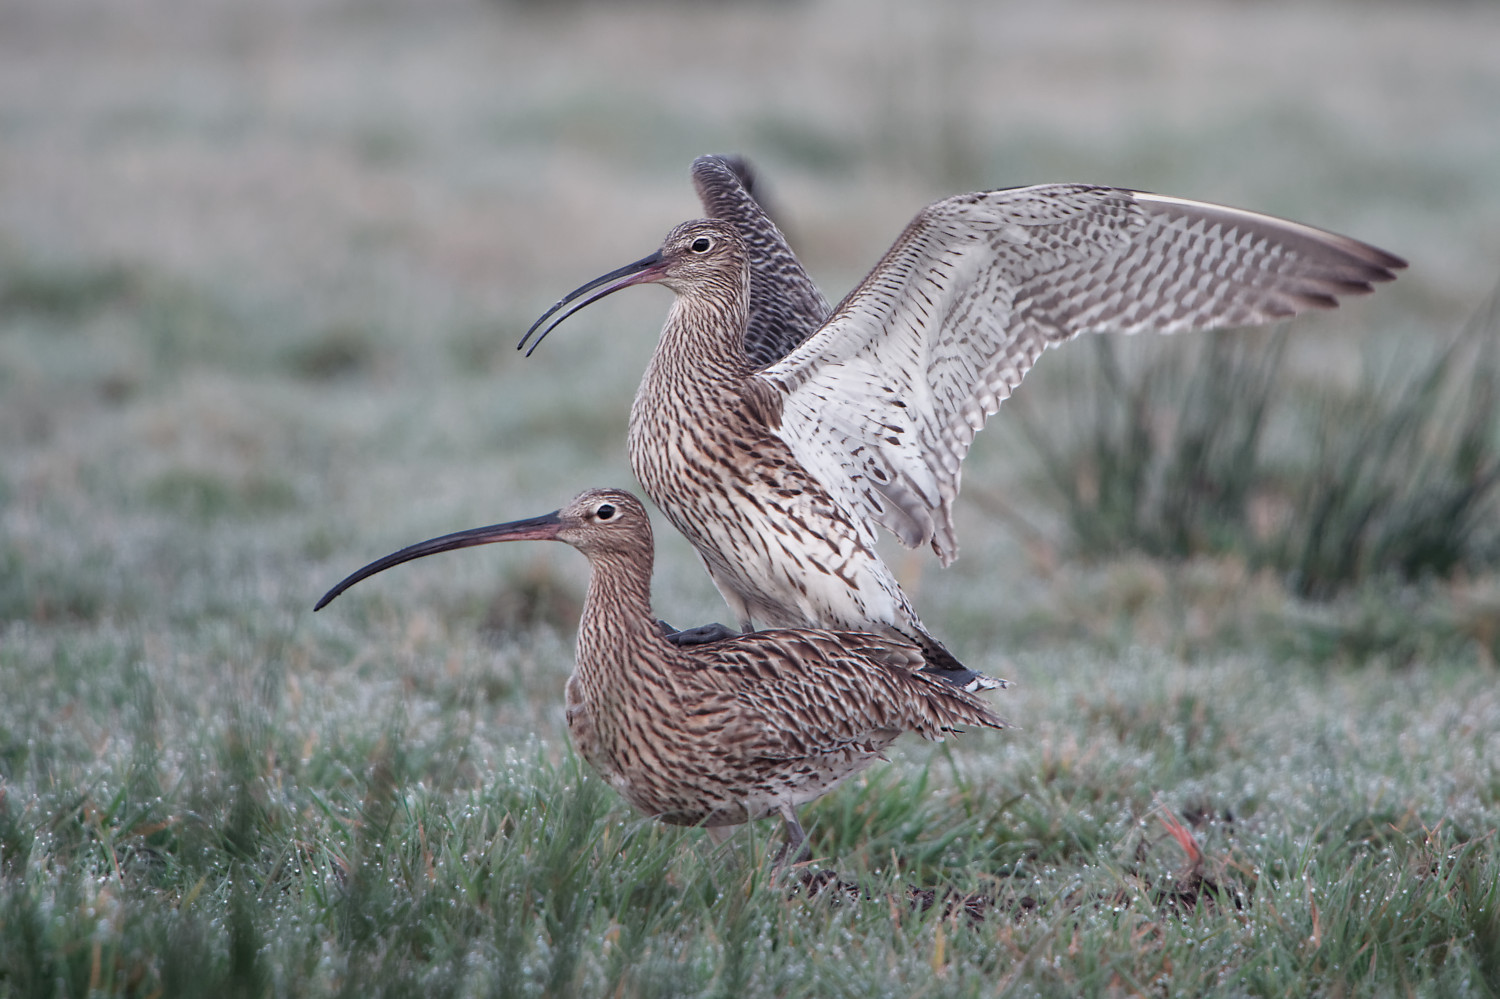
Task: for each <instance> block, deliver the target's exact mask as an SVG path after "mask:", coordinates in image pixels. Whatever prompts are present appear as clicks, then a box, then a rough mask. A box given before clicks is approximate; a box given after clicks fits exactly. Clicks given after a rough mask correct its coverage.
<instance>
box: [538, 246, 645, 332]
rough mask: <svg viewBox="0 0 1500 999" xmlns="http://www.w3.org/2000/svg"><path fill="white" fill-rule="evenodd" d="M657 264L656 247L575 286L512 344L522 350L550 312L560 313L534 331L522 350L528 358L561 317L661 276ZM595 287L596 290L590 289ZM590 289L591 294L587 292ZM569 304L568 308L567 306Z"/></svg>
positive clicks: (551, 315) (565, 317) (548, 317)
mask: <svg viewBox="0 0 1500 999" xmlns="http://www.w3.org/2000/svg"><path fill="white" fill-rule="evenodd" d="M660 267H661V251H660V250H657V251H656V252H655V253H653V254H651V256H649V257H642V258H641V259H639V260H637V261H636V262H635V263H633V264H626V265H625V266H624V267H621V268H619V269H618V270H613V271H610V272H609V273H608V274H606V275H604V276H603V277H598V278H595V279H594V280H592V281H590V282H589V283H588V284H586V285H584V286H583V287H582V288H575V289H574V290H573V291H570V292H568V293H567V294H566V295H564V296H563V297H562V298H560V299H558V300H557V304H556V305H554V306H552V308H550V309H548V310H547V311H546V312H545V313H543V314H542V318H540V319H538V320H537V321H536V322H534V323H532V324H531V329H529V330H527V331H526V335H525V336H523V337H521V342H520V343H518V344H516V349H517V350H521V349H523V348H524V347H525V346H526V341H527V340H530V339H531V334H533V333H536V331H537V327H539V326H541V325H542V324H543V323H546V322H547V320H549V319H552V317H553V316H554V315H556V314H557V313H558V312H559V311H561V312H562V314H561V315H559V316H557V318H556V319H552V322H550V323H548V324H547V328H546V329H544V330H542V332H541V333H539V334H537V338H536V340H534V341H532V344H531V350H528V351H526V356H527V357H530V356H531V355H532V354H533V353H535V351H536V349H537V348H538V347H540V346H541V345H542V341H543V340H544V339H546V337H547V334H548V333H551V332H552V331H553V330H555V329H557V327H558V324H559V323H561V322H562V321H563V320H564V319H567V318H568V317H569V316H571V315H572V314H573V313H575V312H577V311H578V310H579V309H582V308H584V307H585V306H588V305H592V304H594V303H595V302H597V301H599V299H601V298H603V297H604V296H606V295H613V294H614V293H615V292H617V291H619V290H620V289H621V288H629V287H630V286H631V285H633V284H648V283H650V282H652V281H655V280H656V279H657V278H659V277H661V269H660ZM596 288H597V289H599V290H598V291H594V289H596ZM591 291H592V292H594V294H592V295H589V292H591ZM584 295H588V297H587V298H583V296H584ZM580 298H582V301H579V299H580ZM570 305H571V308H569V306H570Z"/></svg>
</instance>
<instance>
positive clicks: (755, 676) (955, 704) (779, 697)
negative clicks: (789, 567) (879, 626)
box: [694, 630, 1005, 759]
mask: <svg viewBox="0 0 1500 999" xmlns="http://www.w3.org/2000/svg"><path fill="white" fill-rule="evenodd" d="M694 658H695V659H696V660H697V661H698V663H700V664H701V668H700V671H698V672H697V674H696V676H697V678H698V680H699V682H702V683H707V684H712V685H713V686H714V687H716V688H718V689H720V690H722V691H723V692H724V694H725V695H726V696H728V697H729V698H731V699H732V700H733V701H734V702H735V704H736V705H737V706H736V708H735V709H734V710H732V711H731V710H726V712H725V718H724V724H725V726H726V728H727V729H732V730H730V731H726V732H725V733H724V737H723V738H724V741H725V742H726V743H730V744H733V745H734V746H735V748H736V751H737V752H738V753H739V754H742V755H744V756H745V757H753V758H757V759H794V758H798V759H800V758H806V757H818V756H826V755H829V754H832V753H834V752H837V751H838V750H840V749H841V748H842V747H845V746H849V745H855V744H865V743H869V742H871V741H872V740H873V741H875V742H877V743H883V742H888V741H890V740H891V739H894V738H895V737H896V736H897V735H899V734H900V733H902V732H907V731H911V732H916V733H918V734H919V735H921V736H923V737H924V738H927V739H941V738H942V737H943V736H944V735H946V734H947V733H949V732H953V731H956V730H958V729H959V728H960V727H962V726H981V727H990V728H1003V727H1004V725H1005V723H1004V722H1003V721H1002V720H1001V719H1000V718H999V717H998V716H997V715H996V714H995V713H994V712H993V711H992V710H991V709H990V707H989V705H987V704H985V703H984V702H983V701H982V700H980V699H979V698H977V697H975V696H974V695H973V694H970V693H968V692H966V691H963V690H960V689H958V688H957V687H954V686H952V685H951V684H949V683H947V682H946V681H943V680H940V679H937V678H935V677H933V676H931V675H929V674H926V673H922V672H919V670H920V669H921V667H922V665H923V663H924V660H923V657H922V652H921V650H920V649H918V648H917V647H916V646H914V645H910V644H908V643H905V642H899V641H895V640H891V639H885V638H881V637H879V636H876V635H863V634H855V633H847V632H843V633H840V632H809V631H788V630H772V631H760V632H754V633H752V634H748V635H741V636H739V637H737V638H734V639H731V640H729V641H726V642H719V643H715V644H712V645H705V646H702V647H701V648H700V649H698V650H695V656H694Z"/></svg>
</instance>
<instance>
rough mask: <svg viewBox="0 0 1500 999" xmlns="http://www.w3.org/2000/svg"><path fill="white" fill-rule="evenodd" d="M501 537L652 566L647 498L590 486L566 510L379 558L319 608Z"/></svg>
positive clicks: (342, 584)
mask: <svg viewBox="0 0 1500 999" xmlns="http://www.w3.org/2000/svg"><path fill="white" fill-rule="evenodd" d="M499 541H565V542H567V543H568V544H570V545H572V546H573V547H574V548H577V549H578V550H579V551H581V552H583V553H584V554H585V555H587V556H589V558H590V559H594V558H598V557H610V556H614V557H623V558H625V559H636V560H641V559H644V561H645V564H646V566H648V567H649V566H650V564H651V550H652V541H651V520H650V518H649V517H648V516H647V514H646V508H645V507H644V506H642V505H641V501H640V500H638V499H636V498H635V497H634V496H633V495H631V494H630V493H628V492H626V491H625V490H623V489H590V490H588V491H586V492H583V493H580V494H579V495H578V497H577V498H575V499H574V500H573V502H571V503H569V504H568V505H567V506H565V507H563V508H562V509H561V510H554V511H553V512H551V513H548V514H543V515H542V516H540V517H532V518H530V519H528V520H513V521H510V522H509V523H505V524H493V525H491V526H489V527H476V528H473V529H471V530H467V531H458V532H455V533H453V534H445V535H443V536H442V537H440V538H433V539H432V540H430V541H423V542H420V543H418V544H415V545H411V546H410V547H407V548H403V549H401V550H400V551H398V552H394V553H392V554H390V555H387V556H386V557H385V558H382V559H377V560H375V561H374V562H371V563H370V564H369V565H367V566H365V567H364V568H363V569H360V570H358V571H357V572H354V573H351V574H350V575H349V576H347V577H346V578H345V579H344V580H343V581H342V582H340V583H339V584H338V585H337V586H335V587H334V588H333V589H331V590H329V591H328V592H327V593H325V594H324V595H323V599H321V600H319V601H318V603H317V606H316V607H314V608H313V610H322V609H323V608H324V607H326V606H328V604H329V603H331V602H332V601H333V600H334V598H335V597H337V596H338V595H339V594H341V593H343V592H344V591H345V590H347V589H348V588H349V587H351V586H353V585H354V584H355V583H358V582H359V581H360V580H362V579H368V578H369V577H370V576H373V575H375V574H376V573H377V572H384V571H385V570H386V569H389V568H391V567H392V566H396V565H400V564H401V563H402V562H410V561H411V560H412V559H418V558H422V557H424V556H427V555H436V554H437V553H438V552H447V551H453V550H454V549H456V548H471V547H473V546H475V545H488V544H494V543H496V542H499Z"/></svg>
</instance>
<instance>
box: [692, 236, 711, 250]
mask: <svg viewBox="0 0 1500 999" xmlns="http://www.w3.org/2000/svg"><path fill="white" fill-rule="evenodd" d="M713 245H714V243H713V240H711V239H709V238H708V237H707V236H699V237H698V238H697V239H695V240H693V246H692V250H693V252H694V253H707V252H708V248H709V247H710V246H713Z"/></svg>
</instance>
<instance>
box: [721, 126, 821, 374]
mask: <svg viewBox="0 0 1500 999" xmlns="http://www.w3.org/2000/svg"><path fill="white" fill-rule="evenodd" d="M693 186H694V187H696V188H697V189H698V197H699V199H700V200H701V201H702V202H703V211H704V213H705V214H706V215H707V216H708V217H709V218H715V219H722V220H723V221H725V222H729V223H731V224H733V225H734V227H735V229H736V230H737V231H738V232H739V234H740V238H741V239H743V240H744V241H745V245H746V247H747V248H748V249H749V251H750V322H749V325H748V326H747V327H746V329H745V355H746V356H747V357H748V358H749V359H750V365H751V367H754V368H763V367H765V366H766V365H768V364H772V363H774V362H776V361H779V360H780V359H781V358H783V357H785V356H786V355H787V354H788V353H789V352H790V351H791V350H792V349H793V348H794V347H796V346H797V345H798V344H800V343H802V342H803V341H804V340H806V339H807V338H808V337H809V336H811V335H812V334H813V333H814V332H815V331H816V330H817V329H818V327H819V326H821V325H823V320H824V319H826V318H828V301H827V299H825V298H824V297H823V293H822V292H820V291H818V288H817V286H816V285H814V284H813V282H812V278H810V277H808V276H807V271H805V270H804V269H803V268H802V264H801V263H799V262H798V260H797V258H796V257H795V256H793V255H792V248H791V247H790V246H788V245H787V241H786V237H784V236H783V235H782V234H781V230H780V229H778V228H776V223H775V222H773V221H771V217H770V216H769V215H768V214H766V211H765V209H764V207H763V206H762V205H761V204H760V202H759V201H758V200H757V198H756V193H755V175H754V172H753V171H752V170H751V169H750V164H749V163H748V162H746V161H745V160H744V159H741V158H740V157H737V156H700V157H699V158H698V159H697V160H696V161H695V162H694V163H693Z"/></svg>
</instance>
